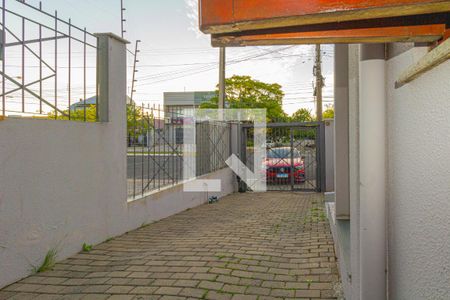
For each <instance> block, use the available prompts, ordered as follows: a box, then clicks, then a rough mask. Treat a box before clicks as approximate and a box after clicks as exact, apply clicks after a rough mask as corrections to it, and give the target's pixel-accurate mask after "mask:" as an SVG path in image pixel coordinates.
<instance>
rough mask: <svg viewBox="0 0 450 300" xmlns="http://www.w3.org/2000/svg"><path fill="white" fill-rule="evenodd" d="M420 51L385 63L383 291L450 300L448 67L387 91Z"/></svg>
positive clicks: (399, 296) (398, 295)
mask: <svg viewBox="0 0 450 300" xmlns="http://www.w3.org/2000/svg"><path fill="white" fill-rule="evenodd" d="M392 52H396V51H392ZM426 52H427V49H426V48H414V49H410V50H408V51H406V52H404V53H402V54H397V55H396V56H395V57H393V58H391V59H390V60H389V61H388V63H387V76H388V77H387V96H388V160H389V164H388V166H389V167H388V205H389V207H388V211H389V216H388V218H389V292H390V299H396V300H397V299H398V300H402V299H405V300H407V299H449V297H450V267H449V266H450V221H449V216H450V202H449V201H450V196H449V195H450V84H449V83H450V81H449V78H450V61H447V62H446V63H444V64H442V65H440V66H438V67H436V68H434V69H432V70H431V71H429V72H427V73H425V74H424V75H422V76H421V77H419V78H417V79H415V80H414V81H413V82H411V83H409V84H408V85H405V86H403V87H402V88H399V89H394V82H395V80H396V79H397V78H398V76H399V75H400V73H401V72H402V71H404V70H405V69H406V68H407V67H408V66H409V65H411V64H413V63H414V62H415V61H417V59H419V58H420V57H422V56H423V55H424V54H425V53H426Z"/></svg>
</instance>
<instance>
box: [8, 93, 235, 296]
mask: <svg viewBox="0 0 450 300" xmlns="http://www.w3.org/2000/svg"><path fill="white" fill-rule="evenodd" d="M123 99H125V98H123ZM119 125H123V123H122V122H120V120H117V118H115V121H112V122H110V123H101V124H100V123H99V124H94V123H74V122H63V121H43V120H27V119H7V120H6V121H3V122H0V141H1V142H0V166H1V167H0V186H1V188H0V228H1V230H0V262H1V264H0V287H2V286H5V285H7V284H9V283H12V282H14V281H16V280H18V279H20V278H22V277H24V276H27V275H28V274H30V272H31V270H32V267H33V266H37V265H39V264H40V263H41V262H42V259H43V257H44V256H45V254H46V253H47V251H48V250H50V249H52V248H56V249H57V250H58V259H64V258H66V257H68V256H71V255H73V254H75V253H77V252H79V251H80V250H81V246H82V244H83V243H87V244H98V243H101V242H103V241H104V240H106V239H108V238H110V237H114V236H117V235H120V234H123V233H125V232H127V231H130V230H132V229H135V228H138V227H139V226H141V225H142V224H144V223H145V224H146V223H150V222H153V221H156V220H160V219H162V218H165V217H168V216H170V215H173V214H176V213H178V212H181V211H183V210H186V209H188V208H191V207H195V206H198V205H200V204H203V203H205V202H206V201H207V199H206V194H205V193H183V191H182V185H178V186H175V187H173V188H169V189H166V190H164V191H162V192H160V193H154V194H152V195H151V196H149V197H147V198H145V199H141V200H136V201H133V202H129V203H127V194H126V160H125V158H126V144H125V137H124V135H123V133H122V130H121V127H120V126H119ZM122 137H123V138H122ZM206 177H207V178H221V179H223V180H222V186H223V188H224V191H223V192H222V193H221V194H220V195H218V196H223V195H225V194H228V193H232V192H233V189H234V183H233V175H232V172H231V171H230V170H229V169H223V170H221V171H218V172H216V173H213V174H210V175H208V176H206Z"/></svg>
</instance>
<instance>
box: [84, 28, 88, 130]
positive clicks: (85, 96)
mask: <svg viewBox="0 0 450 300" xmlns="http://www.w3.org/2000/svg"><path fill="white" fill-rule="evenodd" d="M83 39H84V44H83V97H84V105H83V106H84V122H86V98H87V95H86V27H85V28H84V35H83Z"/></svg>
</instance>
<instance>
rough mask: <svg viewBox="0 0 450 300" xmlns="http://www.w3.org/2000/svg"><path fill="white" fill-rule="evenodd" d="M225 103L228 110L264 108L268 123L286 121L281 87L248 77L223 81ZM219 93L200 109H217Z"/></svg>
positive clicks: (237, 77)
mask: <svg viewBox="0 0 450 300" xmlns="http://www.w3.org/2000/svg"><path fill="white" fill-rule="evenodd" d="M225 86H226V87H225V94H226V101H227V102H228V103H229V108H241V109H244V108H266V109H267V119H268V122H282V121H286V120H287V119H288V116H287V114H286V113H285V112H284V111H283V97H284V93H283V91H282V90H281V85H279V84H277V83H273V84H270V83H265V82H261V81H258V80H255V79H252V78H251V77H250V76H237V75H235V76H233V77H231V78H227V79H226V80H225ZM218 95H219V91H218V90H216V96H215V97H214V98H212V99H211V100H210V101H208V102H205V103H203V104H201V106H200V108H209V109H211V108H218V103H219V96H218Z"/></svg>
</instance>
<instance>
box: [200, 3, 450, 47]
mask: <svg viewBox="0 0 450 300" xmlns="http://www.w3.org/2000/svg"><path fill="white" fill-rule="evenodd" d="M449 25H450V1H444V0H396V1H395V2H394V1H391V0H371V1H365V0H360V1H356V0H328V1H324V0H308V1H298V0H283V1H282V0H251V1H250V0H200V28H201V30H202V31H203V32H204V33H211V34H212V43H213V46H247V45H284V44H313V43H327V44H330V43H387V42H434V41H437V40H439V39H442V38H443V37H445V36H446V34H447V35H448V31H447V33H446V30H448V27H449Z"/></svg>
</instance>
